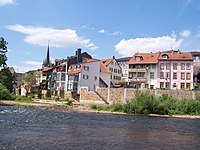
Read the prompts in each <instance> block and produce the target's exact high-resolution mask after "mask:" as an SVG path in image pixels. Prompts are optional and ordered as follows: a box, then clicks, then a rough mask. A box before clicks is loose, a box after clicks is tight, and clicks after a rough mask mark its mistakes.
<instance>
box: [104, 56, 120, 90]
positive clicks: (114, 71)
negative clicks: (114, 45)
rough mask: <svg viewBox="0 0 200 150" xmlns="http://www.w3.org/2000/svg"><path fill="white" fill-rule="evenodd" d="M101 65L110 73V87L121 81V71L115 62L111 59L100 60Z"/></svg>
mask: <svg viewBox="0 0 200 150" xmlns="http://www.w3.org/2000/svg"><path fill="white" fill-rule="evenodd" d="M101 62H102V64H103V65H104V66H105V67H106V68H107V69H108V70H109V71H110V72H111V75H110V82H111V85H112V86H115V85H117V84H119V83H120V82H121V81H122V69H121V67H120V66H119V64H118V62H117V60H116V59H115V57H114V56H113V58H108V59H103V60H101Z"/></svg>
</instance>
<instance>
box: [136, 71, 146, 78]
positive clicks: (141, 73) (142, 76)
mask: <svg viewBox="0 0 200 150" xmlns="http://www.w3.org/2000/svg"><path fill="white" fill-rule="evenodd" d="M144 74H145V73H144V72H138V75H137V77H138V78H144Z"/></svg>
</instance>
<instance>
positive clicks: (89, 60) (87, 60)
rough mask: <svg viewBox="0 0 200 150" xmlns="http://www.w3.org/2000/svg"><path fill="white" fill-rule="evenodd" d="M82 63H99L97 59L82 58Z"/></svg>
mask: <svg viewBox="0 0 200 150" xmlns="http://www.w3.org/2000/svg"><path fill="white" fill-rule="evenodd" d="M83 60H84V62H95V61H99V60H97V59H90V58H85V57H84V58H83Z"/></svg>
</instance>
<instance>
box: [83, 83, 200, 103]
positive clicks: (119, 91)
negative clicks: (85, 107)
mask: <svg viewBox="0 0 200 150" xmlns="http://www.w3.org/2000/svg"><path fill="white" fill-rule="evenodd" d="M137 91H138V89H133V88H110V89H108V88H97V91H96V92H97V93H98V94H96V93H95V92H94V91H88V88H87V87H82V88H81V93H80V101H82V102H84V101H86V100H87V101H90V102H97V101H98V102H101V101H102V103H104V102H103V100H102V98H103V99H104V100H105V101H108V102H109V104H112V103H117V102H126V100H130V99H132V98H134V96H135V93H136V92H137ZM139 91H142V92H148V93H150V94H155V96H161V95H162V94H168V95H171V96H173V97H175V98H177V99H184V98H185V99H195V98H197V97H200V91H186V90H150V89H142V90H141V89H140V90H139ZM98 95H100V96H98ZM104 104H105V103H104Z"/></svg>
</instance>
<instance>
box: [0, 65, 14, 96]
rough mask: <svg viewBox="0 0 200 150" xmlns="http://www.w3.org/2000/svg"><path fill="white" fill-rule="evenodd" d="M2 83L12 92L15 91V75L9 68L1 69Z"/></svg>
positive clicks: (0, 78)
mask: <svg viewBox="0 0 200 150" xmlns="http://www.w3.org/2000/svg"><path fill="white" fill-rule="evenodd" d="M0 83H1V84H3V85H4V86H5V87H6V88H7V89H8V90H9V91H10V93H12V92H13V90H14V88H13V85H14V83H15V77H14V75H13V74H12V73H11V72H10V70H9V69H8V68H3V69H1V70H0Z"/></svg>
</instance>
